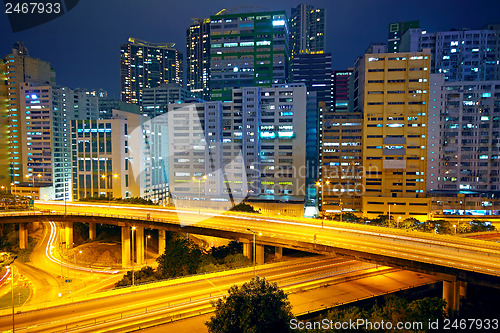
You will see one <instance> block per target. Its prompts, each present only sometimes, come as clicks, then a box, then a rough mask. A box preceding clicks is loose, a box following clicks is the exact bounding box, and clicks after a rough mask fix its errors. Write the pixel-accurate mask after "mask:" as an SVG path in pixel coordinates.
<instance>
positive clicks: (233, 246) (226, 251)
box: [210, 240, 243, 260]
mask: <svg viewBox="0 0 500 333" xmlns="http://www.w3.org/2000/svg"><path fill="white" fill-rule="evenodd" d="M242 251H243V244H241V243H240V242H237V241H234V240H233V241H231V242H229V244H228V245H223V246H219V247H213V248H212V249H210V254H211V255H212V256H213V257H214V258H215V259H217V260H220V259H224V258H225V257H227V256H228V255H230V254H236V253H241V252H242Z"/></svg>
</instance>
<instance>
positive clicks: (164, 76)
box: [120, 38, 183, 106]
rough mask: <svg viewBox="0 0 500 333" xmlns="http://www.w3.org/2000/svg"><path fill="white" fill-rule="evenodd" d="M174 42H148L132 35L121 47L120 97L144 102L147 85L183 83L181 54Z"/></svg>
mask: <svg viewBox="0 0 500 333" xmlns="http://www.w3.org/2000/svg"><path fill="white" fill-rule="evenodd" d="M174 46H175V44H174V43H167V44H159V43H158V44H157V43H149V42H145V41H142V40H139V39H136V38H129V40H128V43H126V44H124V45H122V46H121V49H120V83H121V100H122V101H123V102H126V103H131V104H137V105H139V106H141V105H142V92H143V90H144V89H145V88H155V87H159V86H161V85H162V84H167V83H177V84H179V85H182V82H183V81H182V76H183V74H182V54H181V53H180V52H179V51H178V50H176V49H174Z"/></svg>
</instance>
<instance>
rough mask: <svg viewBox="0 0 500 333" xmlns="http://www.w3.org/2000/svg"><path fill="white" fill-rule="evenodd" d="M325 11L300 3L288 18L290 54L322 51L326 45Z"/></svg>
mask: <svg viewBox="0 0 500 333" xmlns="http://www.w3.org/2000/svg"><path fill="white" fill-rule="evenodd" d="M325 32H326V11H325V9H322V8H314V7H313V6H310V5H305V4H300V5H298V6H297V7H296V8H292V15H291V18H290V56H291V57H292V58H294V57H295V56H296V55H298V54H303V53H323V52H324V51H325V45H326V36H325Z"/></svg>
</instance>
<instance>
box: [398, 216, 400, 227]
mask: <svg viewBox="0 0 500 333" xmlns="http://www.w3.org/2000/svg"><path fill="white" fill-rule="evenodd" d="M399 221H401V216H398V229H399Z"/></svg>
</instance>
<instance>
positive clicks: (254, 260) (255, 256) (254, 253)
mask: <svg viewBox="0 0 500 333" xmlns="http://www.w3.org/2000/svg"><path fill="white" fill-rule="evenodd" d="M247 230H248V231H250V232H251V233H253V276H254V277H255V263H256V262H257V254H256V252H257V251H255V235H256V234H257V232H255V231H253V230H252V229H248V228H247ZM261 235H262V233H260V232H259V236H261Z"/></svg>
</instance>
